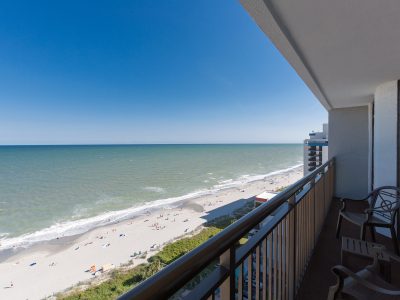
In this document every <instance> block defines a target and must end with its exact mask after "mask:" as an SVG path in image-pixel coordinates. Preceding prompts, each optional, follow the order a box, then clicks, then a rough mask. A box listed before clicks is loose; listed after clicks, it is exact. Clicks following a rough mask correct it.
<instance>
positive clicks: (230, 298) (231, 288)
mask: <svg viewBox="0 0 400 300" xmlns="http://www.w3.org/2000/svg"><path fill="white" fill-rule="evenodd" d="M220 265H221V266H223V267H224V268H226V269H227V270H229V277H228V278H227V279H226V280H225V281H224V282H223V283H222V284H221V287H220V290H221V299H222V300H234V299H235V283H236V282H235V247H234V246H231V247H230V248H229V250H228V251H226V252H225V253H223V254H222V255H221V257H220Z"/></svg>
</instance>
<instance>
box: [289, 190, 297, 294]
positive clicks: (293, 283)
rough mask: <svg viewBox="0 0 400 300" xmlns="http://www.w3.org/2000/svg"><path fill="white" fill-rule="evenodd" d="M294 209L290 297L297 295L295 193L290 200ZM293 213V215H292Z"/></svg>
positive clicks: (291, 223) (291, 237)
mask: <svg viewBox="0 0 400 300" xmlns="http://www.w3.org/2000/svg"><path fill="white" fill-rule="evenodd" d="M288 203H289V205H290V207H291V209H292V211H291V212H290V213H289V216H290V217H289V224H290V225H289V240H290V246H291V247H290V249H289V251H290V254H289V260H290V261H289V268H290V269H289V283H288V284H289V299H294V298H295V295H296V227H297V226H296V222H297V220H296V196H295V195H293V196H292V197H291V198H290V199H289V201H288ZM290 214H292V215H290Z"/></svg>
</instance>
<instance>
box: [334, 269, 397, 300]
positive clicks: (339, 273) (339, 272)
mask: <svg viewBox="0 0 400 300" xmlns="http://www.w3.org/2000/svg"><path fill="white" fill-rule="evenodd" d="M331 271H332V272H333V274H335V276H336V277H337V279H338V281H339V282H340V283H339V286H340V287H341V288H343V282H344V279H345V278H346V277H351V278H352V279H353V280H354V281H356V282H357V283H359V284H361V285H363V286H365V287H366V288H368V289H370V290H372V291H375V292H378V293H381V294H383V295H388V296H400V290H388V289H386V288H383V287H380V286H378V285H376V284H374V283H372V282H370V281H368V280H366V279H364V278H362V277H360V276H358V275H357V274H356V273H354V272H352V271H350V270H349V269H348V268H346V267H345V266H342V265H337V266H334V267H333V268H332V269H331Z"/></svg>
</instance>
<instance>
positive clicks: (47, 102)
mask: <svg viewBox="0 0 400 300" xmlns="http://www.w3.org/2000/svg"><path fill="white" fill-rule="evenodd" d="M0 66H1V67H0V105H1V106H0V107H1V109H0V144H82V143H83V144H88V143H89V144H90V143H241V142H246V143H247V142H251V143H252V142H256V143H262V142H266V143H271V142H301V141H302V139H304V138H305V137H306V136H307V133H308V132H309V131H311V130H318V129H320V128H321V127H322V125H321V124H322V123H323V122H326V120H327V114H326V112H325V110H324V109H323V107H322V106H321V105H320V104H319V102H318V101H317V100H316V99H315V97H314V96H313V94H312V93H311V92H310V91H309V90H308V88H307V87H306V86H305V84H304V83H303V82H302V81H301V79H300V78H299V77H298V76H297V74H296V73H295V72H294V70H292V68H291V67H290V66H289V64H288V63H287V62H286V61H285V60H284V58H283V57H282V56H281V55H280V54H279V52H278V51H277V50H276V49H275V48H274V46H273V45H272V44H271V43H270V42H269V40H268V39H267V37H266V36H265V35H264V34H263V33H262V32H261V30H260V29H259V28H258V27H257V25H256V24H255V23H254V22H253V20H252V19H251V18H250V16H249V15H248V14H247V12H246V11H245V10H244V9H243V7H242V6H241V5H240V3H239V1H234V0H230V1H228V0H218V1H215V0H197V1H184V0H182V1H172V0H169V1H161V0H160V1H150V0H143V1H94V0H93V1H74V0H69V1H54V0H51V1H18V0H15V1H2V2H1V3H0Z"/></svg>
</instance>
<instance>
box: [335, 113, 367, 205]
mask: <svg viewBox="0 0 400 300" xmlns="http://www.w3.org/2000/svg"><path fill="white" fill-rule="evenodd" d="M368 120H369V108H368V106H359V107H350V108H337V109H332V110H330V111H329V158H331V157H335V158H336V176H335V196H336V197H351V198H362V197H365V196H366V195H367V194H368V192H369V176H368V174H369V169H370V164H369V127H368Z"/></svg>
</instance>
